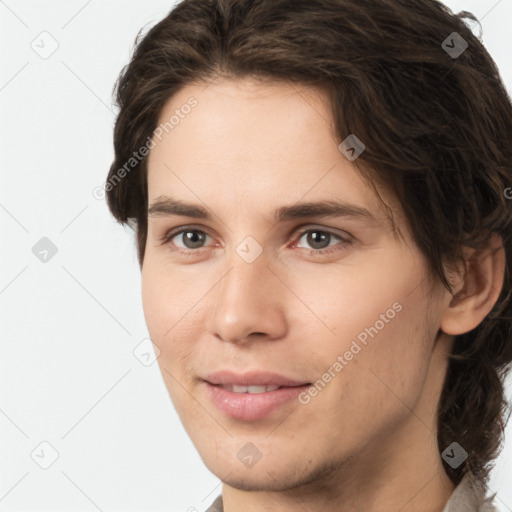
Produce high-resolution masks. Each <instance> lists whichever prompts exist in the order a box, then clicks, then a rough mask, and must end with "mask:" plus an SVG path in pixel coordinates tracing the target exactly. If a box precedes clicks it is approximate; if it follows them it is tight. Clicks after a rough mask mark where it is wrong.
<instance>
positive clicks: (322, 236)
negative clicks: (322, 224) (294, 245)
mask: <svg viewBox="0 0 512 512" xmlns="http://www.w3.org/2000/svg"><path fill="white" fill-rule="evenodd" d="M315 235H319V236H315ZM329 237H330V234H329V233H324V232H322V231H312V232H311V233H309V235H308V244H310V245H311V246H312V247H314V248H315V249H324V248H325V247H327V246H328V245H329ZM325 242H327V243H326V244H325ZM318 243H320V245H322V243H324V244H325V245H323V246H322V247H317V246H316V245H315V244H318Z"/></svg>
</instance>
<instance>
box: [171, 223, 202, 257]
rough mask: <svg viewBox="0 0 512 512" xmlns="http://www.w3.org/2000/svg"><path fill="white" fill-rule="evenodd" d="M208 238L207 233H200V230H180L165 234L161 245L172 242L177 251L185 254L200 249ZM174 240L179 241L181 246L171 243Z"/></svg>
mask: <svg viewBox="0 0 512 512" xmlns="http://www.w3.org/2000/svg"><path fill="white" fill-rule="evenodd" d="M209 237H210V236H209V235H208V234H207V233H205V232H204V231H201V230H200V229H194V228H182V229H180V230H179V231H174V232H171V233H167V234H166V235H165V236H164V238H163V239H162V244H164V245H165V244H168V243H170V242H172V243H173V245H175V246H176V247H177V248H178V250H180V251H183V252H187V251H191V250H194V249H201V248H202V244H204V242H205V240H206V238H209ZM174 238H176V240H178V241H179V240H181V243H182V244H183V246H181V245H180V244H179V243H176V242H173V239H174Z"/></svg>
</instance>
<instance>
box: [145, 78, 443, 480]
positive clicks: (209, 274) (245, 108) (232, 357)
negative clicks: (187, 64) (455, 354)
mask: <svg viewBox="0 0 512 512" xmlns="http://www.w3.org/2000/svg"><path fill="white" fill-rule="evenodd" d="M191 98H193V99H192V100H191ZM185 105H194V106H193V107H191V108H187V107H185ZM176 110H178V111H179V112H178V113H176ZM179 113H181V115H180V114H179ZM172 115H177V117H176V119H178V118H179V122H175V123H173V127H172V129H168V130H167V132H168V133H165V131H164V132H163V133H161V132H162V130H160V132H158V133H159V137H154V146H153V148H152V149H151V152H150V156H149V160H148V200H149V207H150V208H149V210H150V213H149V215H148V236H147V245H146V248H145V259H144V263H143V267H142V294H143V305H144V313H145V318H146V322H147V326H148V329H149V333H150V335H151V339H152V341H153V343H154V344H155V345H156V346H157V347H158V349H159V351H160V356H159V358H158V363H159V365H160V369H161V371H162V375H163V378H164V381H165V384H166V386H167V389H168V391H169V394H170V396H171V398H172V401H173V403H174V405H175V408H176V410H177V412H178V414H179V416H180V418H181V421H182V422H183V425H184V427H185V429H186V430H187V432H188V434H189V435H190V438H191V439H192V441H193V443H194V444H195V446H196V448H197V450H198V452H199V454H200V455H201V457H202V459H203V461H204V463H205V464H206V466H207V467H208V468H209V469H210V470H211V471H212V472H213V473H215V474H216V475H218V476H219V477H220V478H222V479H223V480H224V481H225V482H226V483H227V484H229V485H231V486H233V487H236V488H239V489H246V490H257V489H258V490H282V489H287V488H291V487H297V486H300V485H307V484H313V483H314V482H320V481H323V482H324V483H325V481H326V478H327V475H329V474H332V471H333V468H337V469H336V471H338V472H341V471H344V470H346V471H347V474H348V473H350V475H355V474H357V472H358V471H359V470H361V471H363V470H364V471H366V473H368V472H369V471H379V470H383V468H384V467H386V466H389V465H393V464H394V465H395V466H396V467H398V465H399V462H398V459H399V457H401V456H402V455H400V454H403V452H404V450H402V449H400V447H401V446H402V447H403V443H409V445H408V448H411V447H412V448H413V450H416V455H417V456H418V457H420V458H421V450H422V449H423V445H425V446H426V445H428V447H429V450H432V449H433V444H432V439H433V434H432V431H433V430H434V428H435V427H434V425H435V407H436V405H437V400H438V395H439V391H440V389H441V387H440V386H441V383H442V377H443V375H444V373H443V372H444V370H445V367H444V366H443V365H444V360H443V359H442V358H437V357H435V355H436V353H437V352H436V351H437V350H438V349H437V346H438V336H437V333H438V328H439V318H440V314H441V306H442V305H441V304H438V303H437V302H436V301H435V300H433V297H432V295H431V294H430V290H431V289H430V285H429V281H428V279H427V275H428V274H427V266H426V262H425V260H424V258H423V257H422V255H421V254H420V253H419V251H418V249H417V248H416V247H415V245H414V244H413V242H412V240H411V237H410V232H409V230H408V228H407V225H406V221H405V218H404V216H403V213H402V211H401V209H400V207H399V205H398V204H396V202H394V199H393V197H391V196H390V195H389V194H387V193H385V191H383V190H379V192H380V194H381V196H382V197H383V198H384V200H385V201H386V203H387V204H388V205H390V206H391V208H392V209H393V212H394V216H395V220H396V222H397V224H398V226H399V227H400V229H401V231H402V233H403V234H404V240H400V239H397V238H396V237H395V236H394V233H393V230H392V228H391V225H390V223H389V221H388V219H387V217H386V215H385V213H384V212H383V210H382V205H381V203H380V202H379V201H378V199H377V198H376V196H375V194H374V192H373V191H372V190H371V189H370V188H369V186H368V184H367V183H365V182H364V180H363V179H362V178H361V176H360V174H359V172H358V170H357V168H356V167H355V165H354V163H353V162H352V161H349V159H347V158H346V156H345V155H344V154H343V153H342V152H341V151H340V150H339V149H338V144H339V143H340V142H341V140H337V139H336V137H335V136H334V134H333V132H332V130H331V128H330V127H331V125H332V118H331V115H330V109H329V104H328V100H327V98H326V97H325V96H323V95H322V93H321V92H319V91H317V90H314V89H310V88H306V87H299V86H291V85H288V84H284V83H258V82H256V81H254V80H250V79H244V80H239V81H229V80H217V81H215V82H213V83H211V84H210V85H208V86H207V87H205V85H204V84H201V85H192V84H191V85H188V86H186V87H185V88H183V89H182V90H181V91H180V92H179V93H178V94H176V95H175V96H173V97H172V98H171V99H170V101H169V102H168V103H167V104H166V106H165V108H164V109H163V110H162V112H161V117H160V122H162V123H165V122H166V121H168V120H169V118H170V117H171V116H172ZM160 139H161V140H160ZM363 142H365V143H367V144H368V143H371V141H363ZM306 203H307V204H309V205H310V206H309V207H307V206H306ZM312 204H315V205H316V206H315V207H313V206H311V205H312ZM219 372H221V373H219ZM222 372H224V373H222ZM232 385H235V386H244V385H245V386H247V385H253V386H256V387H250V388H244V387H241V388H240V387H231V386H232ZM266 385H270V386H272V385H273V387H274V388H275V387H277V386H281V387H280V389H274V390H273V387H270V388H268V387H261V386H266ZM222 386H224V387H225V388H226V389H224V387H222ZM400 443H402V445H400ZM348 466H350V467H348ZM368 468H372V469H371V470H370V469H368ZM226 475H227V476H226Z"/></svg>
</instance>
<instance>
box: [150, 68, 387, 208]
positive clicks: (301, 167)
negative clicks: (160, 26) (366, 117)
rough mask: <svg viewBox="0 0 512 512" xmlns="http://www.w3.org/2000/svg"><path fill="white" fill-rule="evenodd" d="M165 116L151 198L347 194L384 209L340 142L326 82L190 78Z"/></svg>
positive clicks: (252, 199)
mask: <svg viewBox="0 0 512 512" xmlns="http://www.w3.org/2000/svg"><path fill="white" fill-rule="evenodd" d="M189 105H194V106H193V107H189ZM171 118H173V119H172V122H169V121H170V120H171ZM165 123H167V130H163V132H162V134H161V136H160V137H158V138H156V137H153V140H154V142H155V144H156V145H155V146H154V147H153V149H152V150H151V152H150V155H149V161H148V185H149V201H150V204H151V202H152V199H155V198H157V197H159V196H160V195H163V194H166V195H169V196H173V197H180V198H183V199H184V200H193V201H194V202H197V199H198V198H202V199H204V201H205V202H206V203H207V204H210V203H211V202H218V203H222V204H226V203H227V202H229V203H230V204H232V205H233V207H235V206H236V207H238V206H242V203H243V205H246V206H247V205H251V204H252V205H261V204H267V203H268V204H269V205H270V204H275V205H276V207H277V206H278V205H279V206H281V205H282V204H291V203H294V202H297V201H299V200H300V199H301V198H304V199H307V200H308V201H315V200H325V199H331V200H335V199H342V200H344V201H350V202H351V203H358V204H360V205H361V206H362V207H365V208H367V209H368V210H371V211H373V212H374V213H375V216H376V217H379V216H382V215H383V212H382V209H381V208H380V207H379V202H378V201H377V200H376V197H375V194H374V192H373V191H372V190H371V189H370V188H369V187H368V185H367V183H365V182H364V181H363V179H362V178H361V176H360V174H359V171H358V170H357V168H356V167H355V165H354V163H353V162H351V161H349V160H348V159H347V158H346V157H345V156H344V155H343V154H342V153H341V152H340V150H339V149H338V143H339V142H340V141H339V140H337V137H336V135H335V132H334V122H333V119H332V113H331V107H330V104H329V100H328V98H327V96H326V95H325V94H324V93H323V92H322V91H320V90H318V89H315V88H311V87H307V86H304V85H298V84H291V83H287V82H268V81H265V82H263V81H259V80H255V79H253V78H247V79H243V80H228V79H219V80H216V81H213V82H211V83H201V84H189V85H187V86H185V87H184V88H182V89H181V90H180V91H179V92H178V93H176V94H175V95H174V96H173V97H171V98H170V100H169V101H168V102H167V103H166V104H165V106H164V108H163V109H162V111H161V114H160V117H159V126H163V127H164V128H165Z"/></svg>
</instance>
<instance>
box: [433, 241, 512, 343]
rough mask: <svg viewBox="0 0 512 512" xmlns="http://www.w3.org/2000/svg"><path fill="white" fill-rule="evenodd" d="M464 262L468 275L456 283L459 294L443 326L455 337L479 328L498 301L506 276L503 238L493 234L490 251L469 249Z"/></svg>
mask: <svg viewBox="0 0 512 512" xmlns="http://www.w3.org/2000/svg"><path fill="white" fill-rule="evenodd" d="M464 258H465V262H466V271H465V272H461V273H459V274H458V277H457V278H456V279H455V285H456V286H455V287H454V289H455V293H454V295H453V296H452V297H451V300H448V302H449V303H448V305H447V306H446V308H445V311H444V313H443V316H442V318H441V325H440V328H441V330H442V331H443V332H445V333H446V334H451V335H454V336H456V335H460V334H464V333H466V332H469V331H471V330H473V329H474V328H475V327H477V326H478V325H479V324H480V323H481V322H482V321H483V319H484V318H485V317H486V316H487V315H488V314H489V313H490V311H491V310H492V308H493V307H494V305H495V304H496V301H497V300H498V297H499V295H500V293H501V289H502V287H503V281H504V276H505V250H504V248H503V240H502V238H501V236H500V235H498V234H497V233H493V234H492V236H491V237H490V239H489V243H488V244H487V246H486V247H484V248H482V249H478V250H476V249H469V248H468V249H466V250H465V251H464ZM446 293H449V292H448V291H447V292H446Z"/></svg>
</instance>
